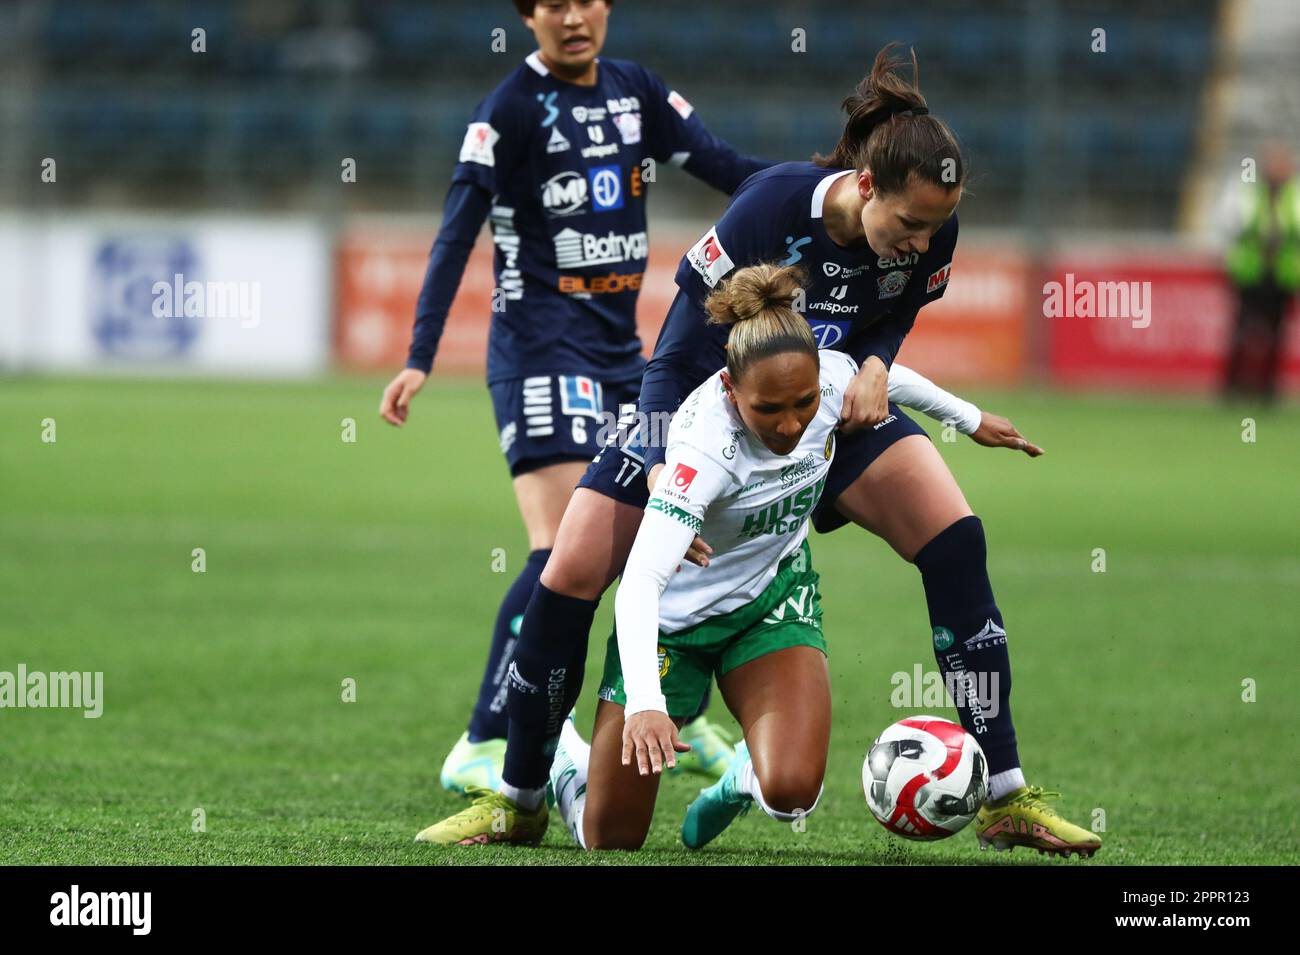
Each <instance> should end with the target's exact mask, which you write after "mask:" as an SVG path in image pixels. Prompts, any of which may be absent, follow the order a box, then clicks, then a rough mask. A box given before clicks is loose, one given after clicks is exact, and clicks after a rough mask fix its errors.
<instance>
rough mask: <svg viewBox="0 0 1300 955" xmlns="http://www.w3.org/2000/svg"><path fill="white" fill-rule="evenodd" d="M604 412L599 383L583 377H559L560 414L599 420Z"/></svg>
mask: <svg viewBox="0 0 1300 955" xmlns="http://www.w3.org/2000/svg"><path fill="white" fill-rule="evenodd" d="M602 410H604V403H603V401H602V400H601V387H600V382H598V381H592V380H591V379H590V378H587V377H585V376H583V375H560V412H561V414H566V415H570V416H573V415H584V416H586V417H588V418H599V417H600V416H601V415H600V413H601V411H602Z"/></svg>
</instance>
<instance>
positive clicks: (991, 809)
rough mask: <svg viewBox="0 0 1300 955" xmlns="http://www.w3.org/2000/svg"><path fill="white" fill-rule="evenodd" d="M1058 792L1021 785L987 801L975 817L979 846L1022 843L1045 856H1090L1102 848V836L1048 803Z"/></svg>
mask: <svg viewBox="0 0 1300 955" xmlns="http://www.w3.org/2000/svg"><path fill="white" fill-rule="evenodd" d="M1060 795H1061V794H1060V793H1056V792H1046V791H1044V790H1042V789H1040V788H1039V787H1037V786H1021V787H1020V788H1019V789H1017V790H1015V791H1014V792H1011V793H1008V794H1007V795H1006V796H1003V797H1002V798H1001V799H999V800H998V801H997V802H986V803H985V804H984V805H982V806H981V807H980V811H979V813H978V814H977V815H976V816H975V835H976V837H977V838H978V839H979V843H980V848H981V849H987V848H988V847H989V846H992V847H993V848H994V849H995V850H997V851H999V852H1000V851H1002V850H1004V849H1014V848H1015V847H1016V846H1025V847H1027V848H1030V849H1037V850H1038V851H1039V852H1040V853H1046V854H1047V855H1059V856H1068V855H1070V853H1072V852H1073V853H1075V854H1076V855H1081V856H1084V857H1085V858H1088V857H1090V856H1091V855H1092V854H1093V853H1094V852H1096V851H1097V850H1098V849H1100V848H1101V837H1100V836H1098V835H1097V834H1096V833H1095V832H1089V831H1088V830H1087V829H1081V828H1080V827H1078V826H1076V825H1075V824H1074V823H1072V822H1070V821H1068V820H1066V819H1064V818H1063V817H1062V816H1061V815H1060V814H1059V813H1058V812H1057V811H1056V810H1055V809H1053V808H1052V807H1051V806H1049V805H1047V800H1048V799H1055V798H1057V797H1059V796H1060Z"/></svg>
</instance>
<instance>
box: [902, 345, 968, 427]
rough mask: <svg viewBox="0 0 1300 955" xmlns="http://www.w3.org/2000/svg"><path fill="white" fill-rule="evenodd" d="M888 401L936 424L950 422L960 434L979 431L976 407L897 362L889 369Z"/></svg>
mask: <svg viewBox="0 0 1300 955" xmlns="http://www.w3.org/2000/svg"><path fill="white" fill-rule="evenodd" d="M889 400H890V401H892V402H894V403H895V404H899V405H903V406H904V407H906V408H912V409H914V410H916V411H919V412H921V413H922V414H925V415H929V416H930V417H931V418H934V419H935V420H936V421H951V422H953V423H954V424H955V425H956V426H957V430H958V431H960V432H961V433H962V434H974V433H975V432H976V431H978V430H979V426H980V419H981V417H982V416H981V414H980V410H979V408H977V407H975V406H974V405H973V404H971V403H970V402H969V401H963V400H962V399H961V398H958V397H957V396H956V395H951V394H949V393H948V392H946V391H944V390H943V389H942V388H940V387H939V386H938V385H936V384H935V383H934V382H932V381H931V380H930V379H929V378H926V377H925V376H924V375H921V374H918V373H916V372H914V371H912V369H910V368H907V367H905V366H903V365H900V364H898V363H897V362H895V363H894V364H893V365H891V366H890V368H889Z"/></svg>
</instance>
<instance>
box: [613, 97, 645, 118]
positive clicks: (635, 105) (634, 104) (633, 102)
mask: <svg viewBox="0 0 1300 955" xmlns="http://www.w3.org/2000/svg"><path fill="white" fill-rule="evenodd" d="M605 108H606V109H607V110H609V111H610V113H611V114H617V113H635V112H639V111H640V109H641V101H640V100H639V99H637V98H636V97H635V96H621V97H619V98H618V99H607V100H605Z"/></svg>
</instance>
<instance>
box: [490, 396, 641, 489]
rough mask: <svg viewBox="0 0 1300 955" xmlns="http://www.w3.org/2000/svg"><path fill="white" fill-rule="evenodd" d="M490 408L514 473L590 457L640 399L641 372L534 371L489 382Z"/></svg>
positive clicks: (502, 450)
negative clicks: (614, 376)
mask: <svg viewBox="0 0 1300 955" xmlns="http://www.w3.org/2000/svg"><path fill="white" fill-rule="evenodd" d="M488 390H489V391H490V392H491V393H492V413H493V414H494V415H495V416H496V421H497V432H498V433H499V435H500V438H501V453H502V454H504V455H505V456H506V464H508V465H509V466H510V475H511V477H518V476H519V475H521V474H527V473H528V472H529V471H536V470H537V469H538V468H544V467H547V466H549V465H552V464H558V463H560V462H561V461H589V460H591V457H592V455H594V454H596V453H597V452H598V451H599V450H600V448H601V446H602V444H603V442H604V440H605V439H606V437H607V435H609V434H611V433H613V432H614V430H615V429H614V422H615V421H617V420H618V418H619V416H620V414H622V413H623V412H624V411H626V409H627V408H629V407H631V406H633V405H634V404H635V403H636V397H637V394H638V393H639V392H640V390H641V379H640V378H639V377H637V378H633V379H630V380H628V381H615V382H609V381H606V382H600V381H596V380H595V379H592V378H587V377H585V376H583V375H536V376H534V377H531V378H512V379H510V380H508V381H499V382H497V383H496V384H493V385H489V386H488Z"/></svg>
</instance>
